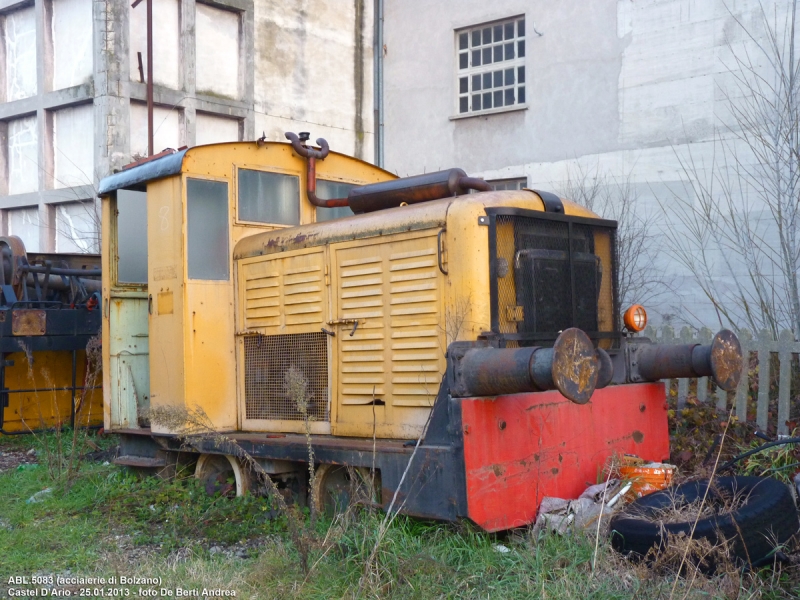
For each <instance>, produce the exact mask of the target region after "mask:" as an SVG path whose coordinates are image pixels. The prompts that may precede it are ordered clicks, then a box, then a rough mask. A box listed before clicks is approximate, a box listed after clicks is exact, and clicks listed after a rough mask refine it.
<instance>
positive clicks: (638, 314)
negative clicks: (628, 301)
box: [622, 304, 647, 333]
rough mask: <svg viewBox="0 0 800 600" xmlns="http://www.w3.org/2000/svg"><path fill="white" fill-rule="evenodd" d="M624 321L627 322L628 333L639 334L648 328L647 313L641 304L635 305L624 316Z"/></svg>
mask: <svg viewBox="0 0 800 600" xmlns="http://www.w3.org/2000/svg"><path fill="white" fill-rule="evenodd" d="M622 320H623V321H624V322H625V327H626V328H627V329H628V331H633V332H635V333H639V332H640V331H641V330H642V329H644V328H645V327H646V326H647V311H646V310H645V309H644V306H642V305H641V304H634V305H633V306H631V307H630V308H629V309H628V310H626V311H625V314H624V315H622Z"/></svg>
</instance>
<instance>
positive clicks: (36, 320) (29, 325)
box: [11, 309, 47, 336]
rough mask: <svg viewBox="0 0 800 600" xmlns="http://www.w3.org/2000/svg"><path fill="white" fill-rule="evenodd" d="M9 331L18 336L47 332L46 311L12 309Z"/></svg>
mask: <svg viewBox="0 0 800 600" xmlns="http://www.w3.org/2000/svg"><path fill="white" fill-rule="evenodd" d="M11 333H12V334H13V335H20V336H22V335H44V334H45V333H47V312H46V311H44V310H29V309H18V310H12V311H11Z"/></svg>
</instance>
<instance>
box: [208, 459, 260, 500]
mask: <svg viewBox="0 0 800 600" xmlns="http://www.w3.org/2000/svg"><path fill="white" fill-rule="evenodd" d="M194 476H195V477H196V478H197V479H199V480H200V481H201V482H202V484H203V488H204V489H205V490H206V493H207V494H208V495H209V496H214V495H216V494H220V495H222V496H225V497H227V498H235V497H237V496H244V494H245V493H246V492H247V490H248V489H249V488H250V473H249V471H248V469H246V468H245V467H244V466H243V465H242V464H241V462H239V459H238V458H236V457H235V456H230V455H228V454H202V455H201V456H200V458H199V459H198V460H197V467H195V471H194Z"/></svg>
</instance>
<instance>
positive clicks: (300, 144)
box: [285, 131, 348, 208]
mask: <svg viewBox="0 0 800 600" xmlns="http://www.w3.org/2000/svg"><path fill="white" fill-rule="evenodd" d="M285 135H286V139H287V140H289V141H290V142H291V144H292V148H293V149H294V151H295V152H297V154H299V155H300V156H302V157H303V158H305V159H306V196H307V197H308V201H309V202H311V204H313V205H314V206H317V207H320V208H336V207H339V206H348V203H347V198H330V199H324V198H320V197H319V196H317V159H320V160H322V159H324V158H325V157H326V156H328V153H329V152H330V147H329V146H328V142H327V141H326V140H325V138H317V144H318V145H319V146H320V149H319V150H317V149H316V148H310V147H309V146H307V145H306V144H305V142H307V141H308V133H306V132H301V133H300V135H299V136H298V135H297V134H295V133H292V132H291V131H287V132H286V134H285Z"/></svg>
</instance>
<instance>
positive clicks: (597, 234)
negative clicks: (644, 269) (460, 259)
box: [495, 215, 617, 346]
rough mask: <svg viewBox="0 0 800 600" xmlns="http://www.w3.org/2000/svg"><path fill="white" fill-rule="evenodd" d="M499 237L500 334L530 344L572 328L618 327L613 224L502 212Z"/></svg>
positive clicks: (497, 225)
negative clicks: (588, 222)
mask: <svg viewBox="0 0 800 600" xmlns="http://www.w3.org/2000/svg"><path fill="white" fill-rule="evenodd" d="M495 236H496V237H495V239H496V248H497V255H496V258H495V260H496V263H495V272H496V274H497V311H498V315H497V320H496V322H497V323H498V326H499V333H503V334H524V335H522V336H516V335H515V336H513V337H515V338H517V337H522V338H527V339H521V340H519V342H518V343H519V345H521V346H525V345H531V344H532V343H533V342H532V341H531V340H538V341H537V342H536V343H537V345H539V344H541V343H543V342H545V341H547V340H550V341H552V340H554V339H555V337H556V336H557V334H558V332H559V331H562V330H564V329H567V328H569V327H578V328H580V329H582V330H583V331H585V332H586V333H588V334H590V337H591V334H592V333H600V332H609V333H610V332H615V331H617V327H616V317H615V315H616V309H615V306H616V302H615V290H614V287H615V286H614V270H615V268H616V264H615V257H614V254H613V249H614V247H615V246H614V230H613V229H612V228H610V227H599V226H598V227H595V226H592V225H586V224H580V223H570V222H567V221H557V220H546V219H536V218H531V217H522V216H517V215H497V217H496V220H495Z"/></svg>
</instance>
